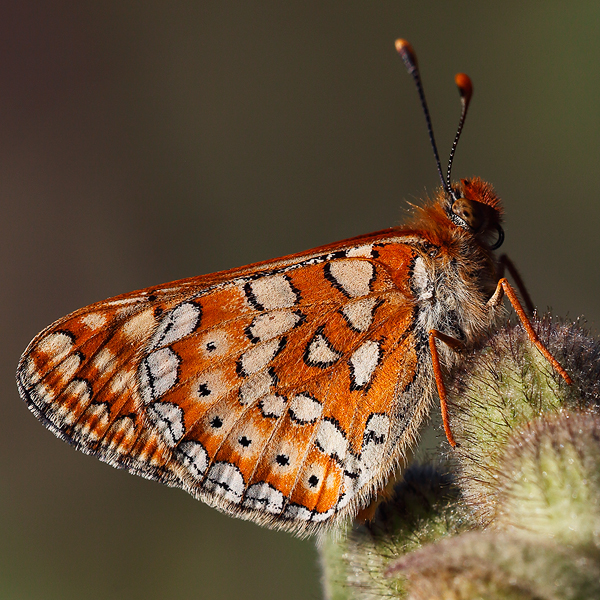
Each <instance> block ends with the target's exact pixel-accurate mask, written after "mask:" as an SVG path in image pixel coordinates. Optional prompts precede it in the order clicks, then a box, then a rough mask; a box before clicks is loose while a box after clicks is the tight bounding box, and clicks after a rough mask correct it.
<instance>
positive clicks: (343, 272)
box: [327, 259, 375, 298]
mask: <svg viewBox="0 0 600 600" xmlns="http://www.w3.org/2000/svg"><path fill="white" fill-rule="evenodd" d="M327 268H328V271H329V275H330V276H331V277H333V279H334V281H335V282H336V283H337V285H338V286H339V287H340V288H341V289H342V290H343V291H344V292H346V294H348V296H351V297H352V298H358V297H360V296H366V295H367V294H368V293H369V292H370V291H371V280H372V279H373V274H374V271H375V270H374V268H373V265H372V264H371V263H370V262H369V261H366V260H357V259H353V260H345V259H342V260H334V261H332V262H330V263H328V265H327Z"/></svg>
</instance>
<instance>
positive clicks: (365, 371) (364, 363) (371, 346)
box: [350, 340, 381, 388]
mask: <svg viewBox="0 0 600 600" xmlns="http://www.w3.org/2000/svg"><path fill="white" fill-rule="evenodd" d="M380 354H381V350H380V349H379V344H378V343H377V342H374V341H373V340H369V341H366V342H365V343H364V344H362V345H361V346H359V347H358V348H357V349H356V350H355V351H354V353H353V354H352V356H351V357H350V365H351V366H352V379H353V380H354V386H355V387H358V388H361V387H364V386H365V385H367V384H368V383H369V382H370V381H371V377H372V376H373V372H374V371H375V368H376V367H377V365H378V364H379V359H380Z"/></svg>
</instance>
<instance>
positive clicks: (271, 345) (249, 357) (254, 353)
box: [240, 339, 281, 375]
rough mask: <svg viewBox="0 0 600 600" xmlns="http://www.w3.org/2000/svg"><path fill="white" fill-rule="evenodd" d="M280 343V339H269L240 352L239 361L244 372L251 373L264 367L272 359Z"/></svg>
mask: <svg viewBox="0 0 600 600" xmlns="http://www.w3.org/2000/svg"><path fill="white" fill-rule="evenodd" d="M280 345H281V340H280V339H274V340H269V341H268V342H264V343H262V344H259V345H258V346H255V347H254V348H250V350H248V351H246V352H245V353H244V354H242V357H241V358H240V361H241V367H242V369H243V371H244V374H245V375H252V374H253V373H256V372H258V371H260V370H261V369H264V367H266V366H267V365H268V364H269V363H270V362H271V361H272V360H273V358H274V357H275V355H276V354H277V352H278V351H279V349H280Z"/></svg>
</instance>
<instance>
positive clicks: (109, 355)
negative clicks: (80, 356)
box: [92, 348, 115, 373]
mask: <svg viewBox="0 0 600 600" xmlns="http://www.w3.org/2000/svg"><path fill="white" fill-rule="evenodd" d="M114 359H115V355H114V353H113V351H112V350H110V349H109V348H102V349H100V350H99V351H98V352H97V353H96V354H95V355H94V358H93V359H92V366H93V367H94V368H96V369H98V371H100V373H103V372H106V371H107V370H108V369H109V367H110V366H111V363H112V362H113V361H114Z"/></svg>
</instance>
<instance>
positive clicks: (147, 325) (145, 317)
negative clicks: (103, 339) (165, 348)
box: [122, 308, 156, 342]
mask: <svg viewBox="0 0 600 600" xmlns="http://www.w3.org/2000/svg"><path fill="white" fill-rule="evenodd" d="M155 324H156V321H155V319H154V311H153V310H152V309H151V308H149V309H147V310H144V311H142V312H141V313H138V314H136V315H134V316H133V317H130V318H129V319H127V321H125V323H124V324H123V330H122V331H123V335H124V336H125V337H126V338H128V339H129V341H131V342H134V341H143V340H144V339H145V338H147V337H148V335H149V334H150V332H151V331H152V330H153V328H154V326H155Z"/></svg>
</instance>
